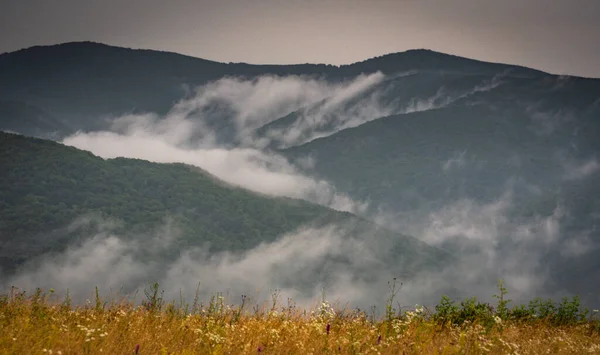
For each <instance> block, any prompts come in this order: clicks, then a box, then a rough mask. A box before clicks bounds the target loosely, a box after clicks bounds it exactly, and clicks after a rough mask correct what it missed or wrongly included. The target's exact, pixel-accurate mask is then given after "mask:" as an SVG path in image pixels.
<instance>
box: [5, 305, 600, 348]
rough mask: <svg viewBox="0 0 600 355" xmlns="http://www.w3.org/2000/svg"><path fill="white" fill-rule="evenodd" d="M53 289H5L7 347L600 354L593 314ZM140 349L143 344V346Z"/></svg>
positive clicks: (599, 337)
mask: <svg viewBox="0 0 600 355" xmlns="http://www.w3.org/2000/svg"><path fill="white" fill-rule="evenodd" d="M97 301H98V302H97V303H96V304H93V303H92V304H88V305H87V306H84V307H71V306H70V305H69V304H68V302H67V303H64V302H63V303H59V302H52V301H51V299H49V298H48V296H45V295H42V294H37V295H34V296H31V297H25V296H22V295H17V296H15V295H6V296H3V298H1V299H0V354H136V353H138V354H257V353H264V354H330V353H331V354H423V353H426V354H483V353H490V354H585V353H599V354H600V333H599V332H598V329H597V328H596V327H597V325H596V324H594V323H593V322H581V323H579V324H573V325H566V326H556V325H552V324H550V323H549V322H544V321H527V322H516V321H501V320H500V319H497V320H496V321H494V322H493V325H492V326H491V327H490V326H489V324H488V325H486V326H484V325H482V323H480V322H478V321H475V322H468V321H467V322H465V323H464V324H462V325H461V326H455V325H454V326H453V325H449V324H447V325H444V324H441V323H440V322H439V321H435V320H433V318H432V317H429V316H427V315H426V314H425V313H426V312H419V311H416V312H408V313H405V314H404V315H403V316H402V317H394V318H392V319H387V318H386V319H382V320H375V321H373V320H372V319H371V318H369V317H368V316H367V315H366V314H364V313H363V312H359V311H340V310H338V311H336V310H334V309H333V308H332V307H331V306H329V304H327V303H324V304H322V305H320V306H319V307H316V308H315V309H314V310H313V311H312V312H310V311H308V312H307V311H303V310H299V309H297V308H296V307H293V306H289V307H273V308H271V307H268V308H266V309H265V308H263V310H243V309H242V310H240V307H239V306H238V307H229V306H226V305H224V304H223V303H222V302H218V301H219V300H218V299H217V302H211V304H210V306H209V307H201V306H198V307H194V309H193V314H189V313H190V312H188V314H185V313H184V312H183V311H182V310H181V309H177V308H175V307H173V306H169V305H167V306H165V307H162V309H160V310H159V309H158V308H152V307H142V306H140V307H135V306H134V305H132V304H128V303H121V304H112V305H105V304H102V303H100V302H99V300H97ZM136 349H137V350H136Z"/></svg>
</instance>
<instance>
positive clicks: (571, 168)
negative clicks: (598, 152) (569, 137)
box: [563, 158, 600, 180]
mask: <svg viewBox="0 0 600 355" xmlns="http://www.w3.org/2000/svg"><path fill="white" fill-rule="evenodd" d="M563 167H564V169H565V175H564V178H565V179H567V180H581V179H585V178H587V177H589V176H591V175H593V174H595V173H597V172H598V171H599V170H600V163H598V160H597V159H596V158H591V159H588V160H585V161H580V162H575V161H572V160H571V161H569V160H567V161H563Z"/></svg>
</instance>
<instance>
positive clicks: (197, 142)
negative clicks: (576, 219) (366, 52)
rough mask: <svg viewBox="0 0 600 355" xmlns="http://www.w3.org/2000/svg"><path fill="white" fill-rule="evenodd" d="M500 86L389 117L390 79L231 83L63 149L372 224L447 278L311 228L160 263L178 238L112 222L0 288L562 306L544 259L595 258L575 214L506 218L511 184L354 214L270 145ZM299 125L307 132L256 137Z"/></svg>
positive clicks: (454, 165) (557, 209) (414, 103)
mask: <svg viewBox="0 0 600 355" xmlns="http://www.w3.org/2000/svg"><path fill="white" fill-rule="evenodd" d="M412 74H413V73H407V74H406V75H412ZM503 75H505V74H501V75H499V76H496V77H494V78H492V79H491V80H487V81H485V82H483V83H482V84H481V85H478V86H476V87H474V88H472V89H470V90H467V91H465V92H461V93H448V92H446V91H445V90H444V89H443V88H440V89H439V90H438V92H437V93H436V94H435V96H433V97H430V98H419V97H415V98H413V99H412V100H410V101H409V102H402V103H398V102H396V103H392V104H389V103H388V104H384V102H385V100H382V99H381V98H382V97H384V96H385V94H386V91H385V90H386V86H385V85H382V86H379V84H381V83H383V82H384V81H385V80H388V79H390V78H386V77H384V76H383V75H382V74H381V73H376V74H372V75H369V76H360V77H357V78H355V79H354V80H351V81H348V82H345V83H338V84H330V83H327V82H324V81H320V80H318V79H313V78H303V77H285V78H279V77H270V76H267V77H261V78H257V79H253V80H245V79H239V78H224V79H221V80H218V81H215V82H212V83H209V84H207V85H205V86H202V87H199V88H196V89H194V90H193V91H191V92H190V93H191V95H190V96H189V97H187V98H184V99H182V100H181V101H180V102H178V103H176V104H175V105H174V107H173V108H172V109H171V110H170V112H169V113H168V114H167V115H166V116H164V117H160V116H158V115H156V114H153V113H147V114H143V115H128V116H123V117H116V118H114V119H113V120H112V127H111V129H110V130H106V131H98V132H78V133H76V134H74V135H72V136H69V137H67V138H65V139H64V140H63V143H64V144H66V145H69V146H73V147H76V148H79V149H83V150H87V151H90V152H92V153H94V154H96V155H98V156H100V157H103V158H106V159H109V158H115V157H127V158H138V159H145V160H149V161H152V162H157V163H172V162H180V163H186V164H190V165H193V166H196V167H198V168H201V169H203V170H205V171H208V172H209V173H210V174H212V175H214V176H215V177H216V178H218V179H220V180H222V181H224V182H226V183H229V184H232V185H236V186H240V187H243V188H246V189H248V190H251V191H254V192H257V193H261V194H266V195H270V196H287V197H292V198H299V199H305V200H308V201H311V202H314V203H318V204H321V205H324V206H328V207H330V208H333V209H336V210H340V211H348V212H352V213H356V214H359V215H365V214H366V213H367V210H368V211H369V213H371V214H369V215H368V217H369V218H371V219H372V220H375V221H376V222H377V223H378V224H379V225H382V226H385V227H386V228H389V229H391V230H394V231H400V232H401V233H403V234H405V235H410V236H413V237H415V238H417V239H418V240H421V241H424V242H426V243H428V244H429V245H431V246H434V247H438V248H440V249H443V250H446V251H448V252H451V253H453V254H454V255H456V256H457V258H456V260H455V261H454V262H452V263H449V264H448V265H445V266H444V267H443V268H442V269H441V270H437V271H435V272H433V271H422V272H419V273H418V274H417V275H414V276H413V277H410V278H408V277H406V276H405V275H406V272H405V271H406V270H402V269H401V268H398V267H396V266H394V265H391V264H390V255H388V254H389V250H390V247H391V246H392V245H389V244H386V243H389V241H382V240H375V239H368V238H357V237H356V236H353V235H351V233H350V232H349V228H348V226H344V225H330V226H325V227H320V228H315V227H314V226H310V225H306V226H303V227H302V228H300V229H298V230H296V231H293V232H290V233H287V234H285V235H282V236H280V238H278V239H277V240H276V241H274V242H272V243H263V244H260V245H258V246H255V247H253V248H251V249H249V250H246V251H243V252H236V253H234V252H219V253H212V254H211V253H209V252H208V248H206V247H205V246H202V245H198V246H197V247H195V248H192V249H189V250H181V251H179V252H178V253H177V257H176V258H175V259H163V258H161V257H160V255H162V254H163V253H164V252H165V251H167V250H170V249H171V248H173V247H174V245H176V244H174V241H176V240H177V237H178V233H177V226H176V225H172V224H169V223H165V227H164V228H162V229H160V230H157V231H155V232H154V233H152V234H151V235H144V236H125V235H118V234H116V233H115V232H114V229H113V228H111V227H110V221H101V222H100V223H99V225H100V227H99V228H98V230H97V231H96V233H94V234H93V235H89V236H88V238H87V239H85V241H84V242H83V243H81V244H73V245H71V246H70V247H69V248H68V249H67V250H66V251H64V252H62V253H61V254H59V255H52V256H50V255H47V256H44V257H42V258H40V259H38V260H33V261H31V262H30V263H29V264H27V265H26V266H25V267H24V268H23V269H22V270H21V271H20V272H19V273H18V274H17V275H14V276H12V277H10V278H9V279H7V280H5V282H3V283H2V286H3V287H8V286H9V285H10V286H12V285H14V286H17V287H19V288H21V289H33V288H35V287H43V288H51V287H52V288H54V289H56V290H59V291H60V292H65V291H66V290H67V289H68V290H69V292H70V294H71V296H72V297H73V298H74V299H76V300H78V301H80V302H82V301H83V300H85V299H86V298H89V297H91V294H92V292H93V288H94V286H98V287H99V289H100V290H101V291H102V293H103V294H107V295H109V296H110V295H112V296H114V295H115V293H117V294H118V293H119V292H124V293H127V294H134V293H135V292H136V291H137V292H138V294H143V292H141V290H143V288H144V287H145V286H147V285H148V284H149V283H150V282H154V281H158V282H159V283H160V286H161V288H162V289H164V290H165V297H166V298H168V299H178V298H179V292H180V291H181V292H182V294H183V295H184V296H185V298H186V300H188V302H190V301H191V299H193V297H194V293H195V292H196V289H197V287H198V284H200V289H199V290H200V295H201V297H202V298H203V299H207V298H208V297H209V296H210V295H211V294H214V293H216V292H224V293H226V294H227V295H228V297H229V300H230V301H231V302H234V303H235V302H236V301H237V300H238V299H239V297H240V296H241V295H248V296H250V297H251V298H252V299H253V300H256V301H257V302H260V301H261V300H264V299H266V298H268V297H269V295H270V294H271V293H272V291H273V290H280V295H281V298H282V299H283V300H285V299H287V298H292V299H294V300H295V301H296V302H298V303H299V304H301V305H306V306H310V305H311V304H313V303H314V302H315V301H318V300H319V299H320V297H321V295H322V293H323V292H325V293H326V295H327V298H328V299H330V300H332V301H334V300H338V301H340V302H342V303H348V304H350V305H352V306H359V307H363V308H365V307H369V306H371V305H377V306H379V307H381V306H382V305H383V304H384V302H385V299H386V298H387V297H388V296H389V294H388V282H389V281H391V280H392V279H394V278H397V279H398V280H399V281H400V282H403V286H402V289H401V292H400V293H399V295H398V300H399V302H401V303H402V304H403V305H407V306H409V305H414V304H415V303H419V304H432V303H434V302H437V301H438V300H439V297H440V296H441V294H442V293H451V294H453V295H455V296H458V297H466V296H477V297H478V298H480V299H482V300H486V301H492V297H491V296H492V295H493V294H494V293H496V292H497V290H496V289H495V285H496V283H497V282H498V279H499V278H502V279H504V280H505V283H506V286H507V287H508V289H509V292H510V297H511V298H512V299H513V300H514V301H515V302H518V301H521V302H523V301H527V300H529V299H530V298H532V297H535V296H557V295H558V296H560V295H562V294H564V293H566V291H564V292H563V290H561V289H560V288H553V289H552V291H549V289H548V288H547V285H548V283H551V282H552V278H551V275H549V273H550V271H549V270H548V269H547V266H546V265H545V263H544V262H543V261H544V260H545V258H546V257H547V254H548V252H549V251H552V250H559V251H560V255H561V257H562V258H564V259H565V260H567V259H569V258H575V257H578V256H580V255H582V254H585V253H587V252H589V251H590V248H591V247H592V245H593V243H592V242H591V239H590V233H591V232H592V230H591V229H590V230H589V231H583V232H579V234H577V235H573V236H571V237H570V238H568V239H566V238H562V237H561V228H562V224H563V222H564V219H565V217H566V216H568V213H569V211H568V210H567V209H566V208H565V207H563V206H561V205H556V206H554V209H553V211H552V212H551V213H550V214H546V215H543V214H539V215H533V216H528V217H526V218H525V217H522V216H515V215H514V214H512V213H511V212H512V210H513V208H514V207H515V202H514V198H513V197H514V191H513V189H512V187H511V186H510V184H508V185H507V188H506V189H505V191H504V192H503V193H502V194H501V195H499V196H497V198H496V199H495V200H494V201H492V202H485V203H484V202H481V201H476V200H473V199H469V198H461V199H457V200H455V201H446V203H445V205H444V206H442V207H441V208H436V209H435V210H430V211H414V212H411V213H404V214H397V213H396V212H395V211H390V210H383V209H380V208H379V207H380V206H373V205H372V203H371V202H370V201H356V200H353V199H352V198H351V197H350V196H349V195H347V194H345V193H341V192H339V191H337V189H336V188H335V186H334V185H333V184H331V183H330V182H328V181H326V180H323V179H320V178H318V177H314V176H309V175H307V174H306V173H303V172H302V171H307V170H308V171H310V169H311V167H312V166H314V160H313V158H311V157H306V158H303V159H300V160H298V161H296V162H294V163H292V162H289V161H287V160H286V159H285V158H284V157H282V156H281V155H278V154H277V153H276V152H275V151H274V150H271V149H266V147H268V146H269V145H270V144H271V143H272V142H279V143H283V145H284V146H285V145H294V144H300V143H303V142H306V141H310V140H312V139H315V138H318V137H321V136H325V135H330V134H333V133H334V132H337V131H339V130H342V129H345V128H348V127H352V126H356V125H359V124H361V123H364V122H367V121H369V120H372V119H375V118H377V117H382V116H386V115H390V114H397V113H408V112H415V111H420V110H428V109H432V108H439V107H443V106H445V105H449V104H451V103H453V102H455V101H457V100H459V99H461V98H465V97H467V96H469V95H473V94H475V93H478V92H482V91H488V90H493V89H494V88H496V87H498V86H499V85H502V77H503ZM293 112H295V113H296V114H297V115H298V117H299V119H298V120H297V121H296V122H297V123H298V124H296V125H292V126H288V127H287V128H274V127H271V128H269V129H267V130H266V132H264V133H265V134H263V135H261V134H259V133H258V130H260V128H261V127H264V126H265V125H268V124H269V123H274V122H276V121H277V120H278V119H280V118H282V117H285V116H286V115H289V114H290V113H293ZM561 117H563V116H561ZM533 119H534V121H536V120H537V121H536V122H538V123H539V126H538V128H539V129H540V134H548V132H550V131H552V130H554V129H555V124H554V123H552V122H555V121H557V120H558V121H561V120H562V119H563V118H557V117H555V116H552V117H550V118H548V117H547V116H544V115H543V113H539V112H538V114H536V115H533ZM548 119H549V120H550V122H551V123H547V122H548ZM323 122H326V123H327V125H326V126H323ZM544 122H546V123H544ZM561 122H562V121H561ZM222 125H225V126H226V128H227V129H228V130H229V132H233V134H232V135H231V136H230V137H226V138H224V137H223V135H222V131H221V129H222ZM466 153H467V151H459V152H455V153H454V155H453V156H452V157H451V158H450V159H449V160H447V161H446V162H445V163H443V164H442V165H441V166H440V173H444V172H448V171H450V170H456V169H461V168H463V167H464V166H466V165H467V164H469V163H470V162H469V161H468V159H467V158H466V157H467V154H466ZM517 158H518V157H517ZM295 164H298V165H295ZM563 166H564V170H565V174H564V177H563V178H564V179H565V180H569V181H571V180H579V179H586V178H590V177H591V176H592V175H593V174H595V173H596V172H597V171H598V170H600V169H599V166H600V165H599V164H598V161H597V160H596V158H595V157H591V158H589V159H587V160H585V159H584V160H581V159H579V160H577V159H566V158H565V159H563ZM532 188H535V186H532ZM378 208H379V209H378ZM373 211H377V212H376V213H373ZM74 223H75V225H77V224H86V223H89V221H88V220H86V219H85V218H84V219H80V220H78V221H75V222H74ZM153 256H156V258H155V259H153Z"/></svg>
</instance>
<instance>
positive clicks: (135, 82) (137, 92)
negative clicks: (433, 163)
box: [0, 42, 543, 135]
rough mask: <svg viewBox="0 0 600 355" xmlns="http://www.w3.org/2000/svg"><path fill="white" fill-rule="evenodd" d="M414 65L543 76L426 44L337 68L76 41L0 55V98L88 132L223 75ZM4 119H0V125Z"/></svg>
mask: <svg viewBox="0 0 600 355" xmlns="http://www.w3.org/2000/svg"><path fill="white" fill-rule="evenodd" d="M412 70H420V71H435V72H440V71H442V72H445V73H463V74H469V75H474V74H477V75H494V74H496V73H499V72H502V71H506V70H510V71H512V72H513V73H514V74H515V75H519V76H539V75H543V73H541V72H538V71H535V70H532V69H527V68H522V67H517V66H510V65H504V64H493V63H485V62H480V61H476V60H470V59H465V58H460V57H457V56H451V55H447V54H442V53H437V52H433V51H428V50H412V51H407V52H403V53H396V54H390V55H386V56H382V57H377V58H372V59H369V60H366V61H363V62H359V63H355V64H351V65H343V66H340V67H336V66H332V65H324V64H320V65H314V64H302V65H250V64H245V63H227V64H226V63H218V62H213V61H209V60H204V59H199V58H193V57H189V56H184V55H180V54H176V53H168V52H159V51H151V50H132V49H127V48H120V47H113V46H108V45H104V44H99V43H93V42H74V43H65V44H60V45H53V46H37V47H31V48H27V49H23V50H19V51H16V52H11V53H4V54H1V55H0V77H2V81H1V82H0V97H1V98H2V99H3V100H8V101H19V102H23V103H26V104H28V105H32V106H35V107H38V108H39V109H41V110H43V111H44V112H47V113H48V114H49V115H52V116H54V117H58V118H60V120H61V121H62V122H63V124H65V125H67V126H68V127H69V128H71V129H75V130H88V131H89V130H97V129H105V128H107V127H108V124H109V120H110V119H111V118H113V117H118V116H120V115H123V114H128V113H144V112H155V113H158V114H164V113H166V112H167V111H168V110H169V109H170V108H171V107H172V106H173V104H174V103H175V102H177V101H178V100H180V99H181V98H182V97H185V96H186V95H188V94H189V91H190V89H193V88H195V87H196V86H199V85H202V84H205V83H207V82H209V81H212V80H216V79H219V78H223V77H228V76H229V77H246V78H254V77H258V76H261V75H275V76H288V75H303V76H313V77H319V78H326V79H327V80H329V81H333V82H336V81H340V80H344V79H348V78H354V77H356V76H357V75H359V74H361V73H374V72H376V71H381V72H382V73H384V74H385V75H393V74H395V73H402V72H406V71H412ZM6 119H7V118H5V117H0V124H1V123H2V122H3V121H4V120H6ZM43 128H45V127H43V126H40V127H39V129H43ZM53 128H54V129H60V128H62V127H60V126H56V127H53ZM65 132H66V133H67V134H68V133H70V131H69V130H66V131H65ZM23 133H25V132H23ZM63 135H64V134H63Z"/></svg>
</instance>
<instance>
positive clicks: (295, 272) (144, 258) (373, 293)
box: [0, 221, 393, 307]
mask: <svg viewBox="0 0 600 355" xmlns="http://www.w3.org/2000/svg"><path fill="white" fill-rule="evenodd" d="M82 223H83V224H85V223H86V222H85V221H84V222H79V224H82ZM101 229H102V231H99V232H98V233H97V234H95V235H94V236H91V237H90V238H88V239H87V240H86V241H85V242H84V243H82V244H80V245H73V246H71V247H70V248H68V249H67V250H65V251H64V252H62V253H60V254H58V255H54V256H45V257H42V258H41V259H39V260H35V261H33V262H31V263H30V264H28V265H26V266H25V267H24V269H23V270H22V271H21V272H20V273H19V274H17V275H15V276H14V277H11V278H9V279H7V280H5V281H4V282H1V283H0V284H1V286H2V288H4V289H7V288H9V287H11V286H15V287H18V288H19V289H21V290H27V291H30V292H31V291H33V290H35V288H37V287H41V288H43V289H46V290H48V289H49V288H54V289H55V290H56V291H57V293H58V294H59V295H64V293H65V292H66V290H67V289H68V290H69V295H70V296H71V297H72V299H73V300H74V301H76V302H78V303H83V302H85V300H86V299H89V298H92V295H93V291H94V287H96V286H97V287H98V288H99V290H100V291H101V293H102V294H103V295H105V296H106V297H113V298H114V297H119V296H121V297H123V296H126V295H128V296H131V295H134V294H136V293H137V294H138V295H143V290H144V288H145V287H147V286H148V285H149V284H150V283H153V282H159V284H160V286H161V289H164V291H165V294H164V295H165V298H166V299H167V300H179V297H180V292H181V293H182V294H183V295H184V296H185V299H186V300H187V301H188V302H191V301H192V300H193V299H194V297H195V293H196V290H197V288H198V285H200V294H199V296H200V297H201V300H203V301H205V302H206V301H207V300H208V299H209V297H210V296H211V295H213V294H215V293H218V292H222V293H223V294H226V295H228V298H229V299H228V301H230V302H232V303H236V302H237V301H238V300H239V297H240V296H241V295H247V296H249V297H251V299H252V300H253V301H254V302H257V303H260V302H262V301H264V300H267V299H269V297H270V295H271V294H272V292H273V291H274V290H277V291H278V292H279V294H280V297H281V300H282V301H285V300H286V299H287V298H292V299H293V300H294V302H296V303H297V304H298V305H302V306H305V307H309V306H311V305H312V304H313V303H314V302H315V301H317V300H318V299H319V298H320V297H321V295H322V292H323V290H325V292H326V293H327V298H328V299H329V300H330V301H335V300H339V301H340V302H349V303H350V304H351V305H352V306H358V305H360V306H364V307H368V306H369V305H373V304H378V306H379V305H380V303H379V302H382V301H383V297H385V295H384V293H383V291H384V290H385V287H386V282H387V281H388V280H391V278H392V277H393V266H392V267H390V265H386V264H385V263H384V260H386V258H388V257H389V255H388V253H386V252H385V249H383V248H377V247H374V246H373V245H370V244H369V243H368V241H367V240H365V239H357V238H356V236H354V237H353V236H352V233H351V232H349V230H348V229H347V226H343V225H342V226H338V225H335V226H333V225H332V226H326V227H321V228H312V227H308V226H307V227H305V228H301V229H299V230H298V231H296V232H291V233H289V234H286V235H283V236H281V238H280V239H278V240H276V241H274V242H272V243H263V244H260V245H258V246H256V247H254V248H252V249H250V250H247V251H243V252H236V253H234V252H219V253H209V252H208V251H207V249H206V248H204V247H202V246H197V247H193V248H189V249H186V250H184V251H180V252H179V253H178V256H176V257H175V258H174V259H165V258H162V257H161V255H163V254H164V252H168V251H170V250H171V249H172V248H175V247H176V245H177V244H176V243H175V242H176V240H177V234H176V233H175V234H174V233H173V230H172V229H170V228H163V229H161V230H159V231H156V232H155V233H154V235H152V236H144V237H143V238H135V237H131V236H130V237H123V236H119V235H116V234H114V233H112V232H111V229H110V228H108V227H102V228H101ZM139 300H140V299H139V298H138V301H139Z"/></svg>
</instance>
